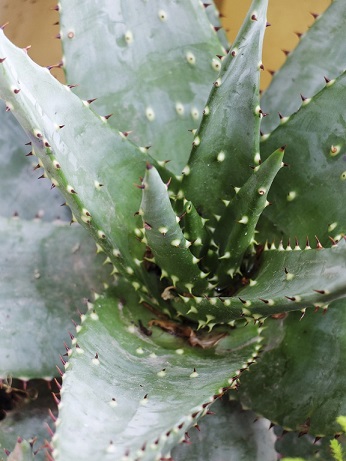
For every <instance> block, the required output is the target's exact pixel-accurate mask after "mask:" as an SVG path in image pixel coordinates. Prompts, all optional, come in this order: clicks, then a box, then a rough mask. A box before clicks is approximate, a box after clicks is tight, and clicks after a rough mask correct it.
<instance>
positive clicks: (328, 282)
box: [172, 239, 346, 325]
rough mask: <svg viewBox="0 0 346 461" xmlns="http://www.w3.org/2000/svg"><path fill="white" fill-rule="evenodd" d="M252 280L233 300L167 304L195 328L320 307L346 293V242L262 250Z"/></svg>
mask: <svg viewBox="0 0 346 461" xmlns="http://www.w3.org/2000/svg"><path fill="white" fill-rule="evenodd" d="M258 264H259V269H258V271H257V273H255V274H253V277H254V280H251V279H246V280H245V283H246V286H245V287H244V288H242V289H240V290H239V291H238V292H237V293H236V295H234V296H232V297H227V296H225V295H224V294H223V293H222V292H219V293H218V296H214V297H211V296H210V297H192V296H191V295H188V294H186V295H185V296H180V298H175V299H174V300H173V301H172V303H173V305H174V307H175V308H176V309H177V311H178V312H179V313H180V314H182V315H184V316H187V317H188V318H190V319H192V320H194V321H196V322H198V323H199V324H200V325H206V324H211V325H213V324H215V323H227V322H232V321H233V320H235V319H237V318H240V317H243V316H245V317H254V318H255V319H258V318H261V317H266V316H270V315H272V314H278V313H282V312H288V311H292V310H304V309H306V308H317V307H321V308H324V307H326V306H327V305H328V303H330V302H331V301H333V300H336V299H339V298H344V297H345V295H346V240H345V239H342V241H340V242H339V244H338V245H335V246H333V247H332V248H323V249H311V248H310V249H309V248H305V249H304V250H301V249H300V248H299V247H297V248H295V249H294V250H292V248H291V247H287V248H286V249H284V248H283V247H281V245H280V246H279V248H278V249H271V250H268V249H267V250H265V251H264V252H263V253H262V256H261V259H260V260H259V262H258Z"/></svg>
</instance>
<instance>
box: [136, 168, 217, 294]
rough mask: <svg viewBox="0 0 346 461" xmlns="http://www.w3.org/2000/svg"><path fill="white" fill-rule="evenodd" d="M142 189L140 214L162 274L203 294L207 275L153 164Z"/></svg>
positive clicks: (147, 172)
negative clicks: (194, 253) (192, 250)
mask: <svg viewBox="0 0 346 461" xmlns="http://www.w3.org/2000/svg"><path fill="white" fill-rule="evenodd" d="M142 188H143V189H142V190H143V195H142V202H141V208H140V214H141V216H142V218H143V224H144V228H145V236H146V241H147V243H148V245H149V247H150V249H151V251H152V252H153V255H154V258H155V262H156V263H157V264H158V265H159V267H160V268H161V270H162V276H163V277H168V278H169V279H170V285H172V284H173V286H172V288H175V287H177V288H178V289H179V290H185V291H186V290H188V291H190V292H194V293H195V294H201V293H203V292H204V290H205V289H206V287H207V285H208V281H207V279H206V277H207V275H208V274H206V273H204V272H202V271H201V269H200V268H199V267H198V264H197V263H198V259H197V258H196V257H195V256H194V255H193V254H192V252H191V251H190V249H189V246H190V245H191V243H190V242H189V241H188V240H186V239H185V237H184V235H183V232H182V230H181V228H180V226H179V217H177V216H176V214H175V212H174V210H173V208H172V205H171V202H170V200H169V196H168V191H167V185H166V184H164V183H163V182H162V180H161V178H160V175H159V173H158V172H157V170H156V169H155V168H153V167H152V166H147V171H146V173H145V176H144V180H143V183H142Z"/></svg>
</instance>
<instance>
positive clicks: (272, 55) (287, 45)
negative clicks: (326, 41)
mask: <svg viewBox="0 0 346 461" xmlns="http://www.w3.org/2000/svg"><path fill="white" fill-rule="evenodd" d="M345 1H346V0H345ZM216 3H217V4H218V6H219V9H220V11H221V12H222V14H223V16H224V17H223V18H222V24H223V26H224V28H225V29H226V30H227V35H228V37H229V40H230V41H231V42H232V41H233V40H234V38H235V37H236V34H237V32H238V30H239V28H240V26H241V23H242V21H243V19H244V17H245V15H246V13H247V10H248V9H249V8H250V5H251V0H216ZM330 3H331V0H269V8H268V22H269V23H270V24H271V26H270V27H268V28H267V31H266V36H265V41H264V50H263V65H264V68H265V69H269V70H276V69H278V68H279V67H280V66H281V65H282V63H283V62H284V61H285V58H286V56H285V54H284V53H283V52H282V50H292V49H293V48H294V47H295V46H296V44H297V43H298V37H297V35H296V34H295V33H294V32H304V31H306V30H307V29H308V27H309V26H310V25H311V24H312V23H313V22H314V18H313V16H312V15H311V13H322V12H323V11H324V10H325V9H326V8H327V7H328V6H329V5H330ZM270 78H271V76H270V74H269V72H268V71H266V70H265V71H264V72H263V73H262V85H261V86H262V88H265V87H266V86H267V85H268V83H269V82H270Z"/></svg>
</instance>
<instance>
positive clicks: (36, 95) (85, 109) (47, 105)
mask: <svg viewBox="0 0 346 461" xmlns="http://www.w3.org/2000/svg"><path fill="white" fill-rule="evenodd" d="M0 58H1V62H0V66H1V67H0V96H1V97H2V98H3V99H5V100H6V101H7V106H8V107H9V108H11V110H12V111H13V114H14V115H15V116H16V118H17V119H18V120H19V121H20V123H21V124H22V126H23V127H24V128H25V130H26V131H27V133H28V135H29V138H30V140H31V142H32V148H33V150H34V151H35V153H36V154H37V155H38V156H39V158H40V162H41V163H42V165H43V166H44V167H45V170H46V171H45V174H46V175H47V176H48V177H49V178H50V180H51V181H52V182H53V184H54V185H56V186H57V187H59V188H60V190H61V191H62V193H63V194H64V196H65V199H66V201H67V203H68V205H69V206H70V207H71V209H72V212H73V214H74V215H75V217H76V218H77V219H78V220H79V221H80V222H81V223H82V224H83V225H84V226H85V227H86V228H87V229H88V230H89V231H90V232H91V233H92V235H93V236H94V238H95V239H96V240H97V241H98V243H99V245H100V246H102V247H103V248H105V249H106V251H108V253H109V257H110V258H111V259H112V260H113V262H114V264H115V265H116V266H117V267H118V268H119V270H121V271H123V272H124V273H128V274H129V273H131V274H132V273H134V272H136V273H137V276H138V277H139V278H140V277H141V275H142V276H143V278H144V277H145V276H144V274H143V271H142V268H141V267H139V266H137V265H136V263H135V259H139V260H140V259H141V258H142V257H143V254H144V252H145V246H144V245H142V244H141V243H140V242H139V240H138V239H137V237H136V234H135V229H136V218H135V217H134V212H136V211H137V210H138V207H139V203H140V191H139V190H138V189H137V188H136V187H135V185H134V184H135V183H136V182H138V180H139V177H140V176H141V175H142V174H143V173H144V171H145V164H146V162H147V161H149V160H150V158H149V157H148V154H147V150H146V149H140V148H138V147H137V146H135V145H134V144H132V143H131V142H129V141H128V140H127V138H126V136H125V135H124V134H123V133H120V132H118V131H115V130H113V129H112V128H111V127H110V126H109V125H108V124H107V120H106V119H105V118H102V117H99V116H98V115H96V114H95V113H94V112H92V110H91V109H90V108H89V105H88V104H83V102H82V101H81V100H80V99H79V98H78V97H77V96H75V95H73V94H72V92H71V91H70V89H69V87H67V86H64V85H61V84H60V83H59V82H58V81H57V80H56V79H55V78H53V77H52V76H51V75H50V73H49V72H48V71H47V69H43V68H41V67H39V66H37V65H36V64H35V63H33V62H32V61H31V60H30V59H29V58H28V56H27V55H26V53H25V51H24V50H21V49H19V48H17V47H15V46H14V45H13V44H12V43H11V42H10V41H9V40H8V39H7V38H6V37H5V36H4V33H3V31H2V30H1V31H0ZM5 58H6V59H5ZM119 191H121V194H119ZM119 249H121V253H120V254H121V257H119Z"/></svg>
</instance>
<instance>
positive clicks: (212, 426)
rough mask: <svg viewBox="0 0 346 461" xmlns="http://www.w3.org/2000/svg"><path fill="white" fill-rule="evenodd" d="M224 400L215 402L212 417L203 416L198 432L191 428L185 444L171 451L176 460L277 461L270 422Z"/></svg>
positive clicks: (236, 404)
mask: <svg viewBox="0 0 346 461" xmlns="http://www.w3.org/2000/svg"><path fill="white" fill-rule="evenodd" d="M227 400H228V399H227V398H222V399H221V400H219V401H217V402H215V404H214V405H213V408H212V410H213V413H215V416H206V417H204V418H203V419H202V420H201V421H200V423H199V424H198V425H199V429H200V430H199V431H197V430H196V429H191V431H190V432H189V438H188V442H189V443H187V444H183V445H181V446H180V447H177V448H175V449H174V450H173V452H172V457H173V459H174V460H175V461H186V460H189V461H231V460H236V461H248V460H251V461H264V460H265V461H276V460H277V452H276V450H275V449H274V443H275V440H276V437H275V435H274V433H273V430H268V429H269V426H270V421H268V420H265V419H263V418H260V419H258V418H257V417H256V415H255V413H253V412H252V411H244V410H243V409H242V408H241V406H240V405H239V403H238V402H235V401H231V402H229V401H227Z"/></svg>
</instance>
